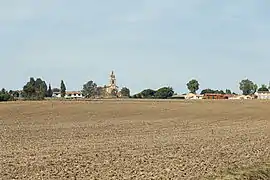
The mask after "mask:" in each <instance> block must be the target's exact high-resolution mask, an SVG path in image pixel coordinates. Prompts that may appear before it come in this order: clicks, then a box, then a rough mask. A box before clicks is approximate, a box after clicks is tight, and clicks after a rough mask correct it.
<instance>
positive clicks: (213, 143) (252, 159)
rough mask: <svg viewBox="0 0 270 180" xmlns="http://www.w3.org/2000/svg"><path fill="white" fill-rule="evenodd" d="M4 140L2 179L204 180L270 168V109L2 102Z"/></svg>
mask: <svg viewBox="0 0 270 180" xmlns="http://www.w3.org/2000/svg"><path fill="white" fill-rule="evenodd" d="M0 137H1V138H0V148H1V149H0V163H1V164H0V179H5V180H6V179H107V180H109V179H202V178H203V177H209V176H212V175H219V174H221V173H222V172H221V171H226V170H227V169H238V168H245V167H251V166H255V167H256V166H258V167H259V166H260V165H262V164H265V163H267V162H270V161H269V160H270V102H267V101H257V100H252V101H249V100H247V101H230V100H225V101H223V100H216V101H206V100H205V101H204V100H202V101H171V102H170V101H160V102H157V101H131V100H123V101H109V100H107V101H84V102H83V101H81V102H79V101H44V102H10V103H0Z"/></svg>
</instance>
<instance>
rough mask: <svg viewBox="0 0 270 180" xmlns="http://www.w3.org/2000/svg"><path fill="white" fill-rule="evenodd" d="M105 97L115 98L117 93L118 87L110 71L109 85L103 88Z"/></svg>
mask: <svg viewBox="0 0 270 180" xmlns="http://www.w3.org/2000/svg"><path fill="white" fill-rule="evenodd" d="M105 88H106V93H107V95H109V96H110V95H113V96H115V95H116V94H117V93H118V86H117V85H116V78H115V74H114V72H113V71H112V72H111V74H110V77H109V84H108V86H105Z"/></svg>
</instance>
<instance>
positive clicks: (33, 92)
mask: <svg viewBox="0 0 270 180" xmlns="http://www.w3.org/2000/svg"><path fill="white" fill-rule="evenodd" d="M239 84H240V86H239V89H240V90H241V91H242V92H243V93H242V94H236V93H233V92H231V91H230V90H229V89H226V90H225V91H223V90H212V89H204V90H202V91H201V93H200V94H198V93H196V92H197V91H198V89H199V82H198V81H197V80H195V79H192V80H190V81H189V82H188V83H187V89H188V90H189V93H187V94H177V93H175V92H174V90H173V88H172V87H161V88H159V89H157V90H153V89H145V90H142V91H141V92H140V93H137V94H134V95H130V90H129V89H128V88H127V87H122V88H121V89H120V88H119V87H118V86H117V84H116V76H115V73H114V72H113V71H112V72H111V73H110V75H109V83H108V84H107V85H104V86H98V85H97V84H96V83H95V82H94V81H92V80H90V81H88V82H87V83H85V84H84V85H83V88H82V90H79V91H67V90H66V87H65V84H64V81H63V80H62V81H61V85H60V88H52V87H51V85H49V87H47V84H46V82H45V81H43V80H42V79H40V78H37V79H36V80H35V79H34V78H32V77H31V78H30V80H29V82H27V83H26V85H25V86H24V87H23V90H15V91H13V90H10V91H7V90H5V89H4V88H3V89H2V90H1V92H0V101H8V100H19V99H25V100H42V99H48V98H49V99H57V98H59V99H91V98H92V99H99V98H134V99H192V100H200V99H232V100H237V99H239V100H241V99H270V92H269V87H267V86H266V85H262V86H261V87H260V88H258V86H257V85H256V84H255V83H253V82H252V81H250V80H248V79H244V80H242V81H241V82H240V83H239Z"/></svg>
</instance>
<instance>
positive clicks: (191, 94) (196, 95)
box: [185, 93, 203, 99]
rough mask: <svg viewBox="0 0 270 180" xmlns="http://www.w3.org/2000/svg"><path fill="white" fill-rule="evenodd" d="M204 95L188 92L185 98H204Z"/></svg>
mask: <svg viewBox="0 0 270 180" xmlns="http://www.w3.org/2000/svg"><path fill="white" fill-rule="evenodd" d="M202 98H203V95H199V94H193V93H188V94H186V95H185V99H202Z"/></svg>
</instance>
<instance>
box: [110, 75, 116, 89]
mask: <svg viewBox="0 0 270 180" xmlns="http://www.w3.org/2000/svg"><path fill="white" fill-rule="evenodd" d="M110 86H111V87H114V88H115V87H116V78H115V75H114V72H113V71H112V73H111V75H110Z"/></svg>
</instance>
